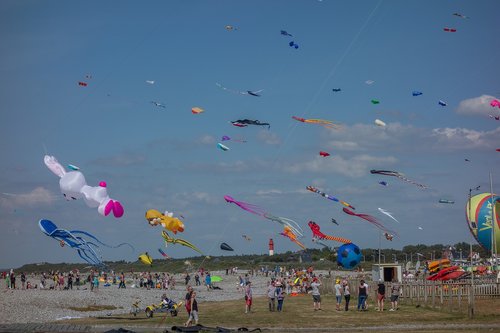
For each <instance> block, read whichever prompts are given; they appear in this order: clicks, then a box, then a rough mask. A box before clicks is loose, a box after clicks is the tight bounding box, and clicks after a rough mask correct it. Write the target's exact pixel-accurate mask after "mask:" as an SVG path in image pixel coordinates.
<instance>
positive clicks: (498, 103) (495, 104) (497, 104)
mask: <svg viewBox="0 0 500 333" xmlns="http://www.w3.org/2000/svg"><path fill="white" fill-rule="evenodd" d="M490 105H491V106H492V107H498V108H500V101H499V100H498V99H494V100H492V101H491V102H490Z"/></svg>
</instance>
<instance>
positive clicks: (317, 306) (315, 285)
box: [311, 277, 322, 311]
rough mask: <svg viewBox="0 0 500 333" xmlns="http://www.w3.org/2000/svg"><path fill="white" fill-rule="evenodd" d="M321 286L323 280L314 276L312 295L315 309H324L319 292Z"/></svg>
mask: <svg viewBox="0 0 500 333" xmlns="http://www.w3.org/2000/svg"><path fill="white" fill-rule="evenodd" d="M319 286H321V282H319V280H318V278H317V277H314V278H313V280H312V283H311V288H312V291H311V295H312V297H313V309H314V311H318V310H322V309H321V294H320V293H319Z"/></svg>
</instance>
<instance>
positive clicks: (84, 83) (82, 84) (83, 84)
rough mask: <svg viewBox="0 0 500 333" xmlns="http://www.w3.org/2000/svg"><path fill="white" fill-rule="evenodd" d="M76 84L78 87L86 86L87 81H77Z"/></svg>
mask: <svg viewBox="0 0 500 333" xmlns="http://www.w3.org/2000/svg"><path fill="white" fill-rule="evenodd" d="M78 85H79V86H80V87H86V86H88V84H87V82H82V81H80V82H78Z"/></svg>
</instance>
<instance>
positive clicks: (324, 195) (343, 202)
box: [306, 186, 356, 209]
mask: <svg viewBox="0 0 500 333" xmlns="http://www.w3.org/2000/svg"><path fill="white" fill-rule="evenodd" d="M306 189H307V190H309V191H311V192H314V193H318V194H319V195H321V196H322V197H325V198H327V199H330V200H332V201H336V202H340V203H341V204H342V205H344V206H346V207H349V208H352V209H356V208H354V207H353V206H351V204H349V203H347V202H345V201H342V200H339V199H337V198H335V197H332V196H331V195H329V194H326V193H325V192H321V191H320V190H318V189H317V188H315V187H313V186H307V187H306Z"/></svg>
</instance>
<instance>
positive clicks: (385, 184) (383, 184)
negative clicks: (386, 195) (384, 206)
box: [378, 181, 389, 186]
mask: <svg viewBox="0 0 500 333" xmlns="http://www.w3.org/2000/svg"><path fill="white" fill-rule="evenodd" d="M378 183H379V184H380V185H382V186H388V185H389V184H388V183H387V182H384V181H381V182H378Z"/></svg>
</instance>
